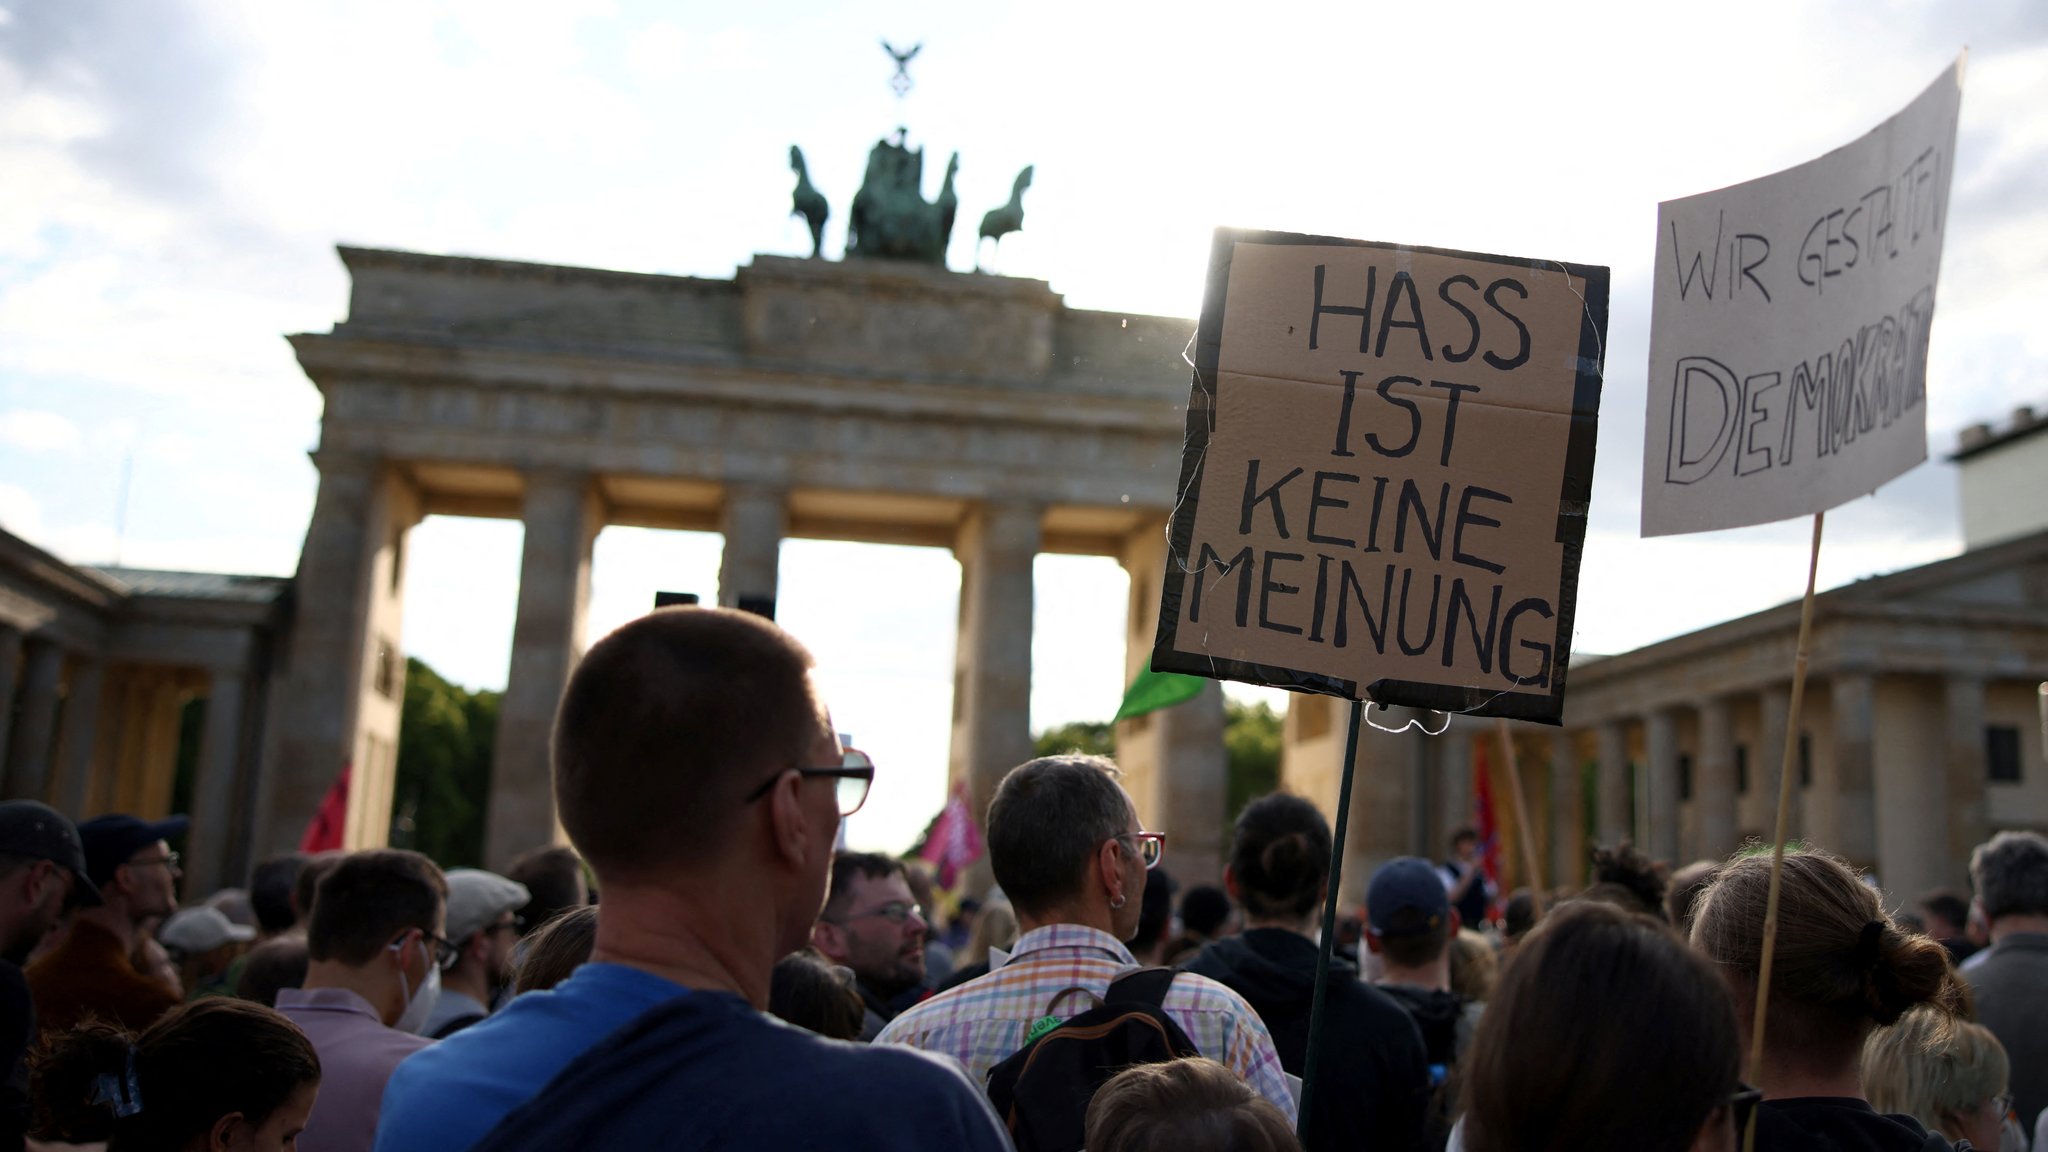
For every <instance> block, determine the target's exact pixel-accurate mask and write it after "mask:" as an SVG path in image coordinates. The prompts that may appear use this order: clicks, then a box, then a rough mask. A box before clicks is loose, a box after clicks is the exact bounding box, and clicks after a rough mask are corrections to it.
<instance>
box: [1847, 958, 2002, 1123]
mask: <svg viewBox="0 0 2048 1152" xmlns="http://www.w3.org/2000/svg"><path fill="white" fill-rule="evenodd" d="M1937 939H1938V938H1937ZM1942 947H1944V948H1947V947H1948V944H1947V943H1946V942H1943V943H1942ZM1950 955H1954V950H1953V949H1951V950H1950ZM2011 1069H2012V1064H2011V1062H2010V1061H2009V1060H2007V1059H2006V1054H2005V1046H2004V1045H2002V1044H2000V1043H1999V1042H1998V1037H1996V1036H1994V1035H1992V1034H1991V1029H1989V1028H1986V1027H1984V1026H1983V1025H1982V1024H1977V1023H1974V1022H1972V1021H1969V1020H1952V1019H1949V1018H1948V1017H1946V1016H1943V1015H1942V1014H1941V1013H1940V1012H1938V1011H1936V1010H1935V1009H1933V1008H1928V1007H1924V1006H1923V1007H1920V1008H1915V1009H1913V1010H1912V1011H1910V1012H1908V1013H1906V1014H1905V1015H1904V1016H1901V1017H1899V1022H1898V1023H1897V1024H1894V1025H1892V1026H1891V1027H1889V1028H1881V1029H1878V1030H1877V1031H1875V1032H1872V1033H1871V1034H1870V1039H1868V1040H1866V1041H1864V1042H1863V1092H1864V1095H1866V1096H1868V1097H1869V1098H1870V1106H1871V1107H1872V1108H1875V1109H1877V1110H1878V1111H1880V1112H1903V1113H1905V1114H1906V1115H1908V1116H1911V1117H1913V1118H1914V1119H1915V1120H1918V1121H1920V1123H1921V1124H1923V1125H1925V1126H1926V1128H1927V1130H1928V1131H1930V1132H1936V1133H1939V1134H1941V1136H1942V1137H1944V1138H1945V1139H1947V1140H1949V1141H1951V1142H1955V1141H1962V1140H1968V1141H1969V1142H1970V1146H1971V1147H1973V1148H1979V1149H1983V1152H1992V1150H1993V1149H1995V1148H2000V1147H2007V1146H2009V1147H2015V1148H2016V1147H2018V1146H2019V1145H2018V1143H2016V1142H2015V1143H2013V1144H2011V1145H2005V1144H2003V1143H2002V1142H2001V1138H2002V1137H2003V1136H2004V1132H2005V1126H2006V1121H2007V1117H2008V1116H2009V1115H2010V1114H2011V1113H2012V1079H2011Z"/></svg>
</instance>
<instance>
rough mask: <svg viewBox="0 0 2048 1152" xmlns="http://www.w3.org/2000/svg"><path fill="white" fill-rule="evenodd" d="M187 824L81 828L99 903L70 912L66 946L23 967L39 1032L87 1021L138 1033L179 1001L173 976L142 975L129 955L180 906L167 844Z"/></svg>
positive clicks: (105, 821) (94, 822)
mask: <svg viewBox="0 0 2048 1152" xmlns="http://www.w3.org/2000/svg"><path fill="white" fill-rule="evenodd" d="M190 823H191V822H190V821H189V820H187V819H186V818H185V817H183V816H173V817H171V818H169V819H167V820H158V821H154V822H151V821H147V820H139V819H137V818H135V817H133V816H126V815H120V814H114V815H107V816H99V817H95V818H94V819H91V820H87V821H86V822H85V823H83V824H80V825H79V826H78V839H79V842H80V844H81V845H82V846H83V847H84V850H85V872H86V879H87V880H89V881H90V882H91V884H92V886H93V887H94V888H96V889H98V890H99V894H100V903H99V904H98V905H97V906H95V907H87V908H80V909H79V910H78V911H76V912H74V913H73V914H72V916H71V924H70V929H69V931H68V933H67V934H66V935H65V937H64V939H63V942H62V943H59V944H58V945H57V946H56V947H54V948H51V949H50V950H49V951H47V952H45V953H43V954H42V955H41V956H38V957H37V958H36V959H35V961H34V962H33V963H31V964H30V965H29V966H28V970H27V975H28V986H29V990H30V991H31V992H32V993H34V995H35V1005H36V1023H37V1024H38V1025H39V1026H40V1028H41V1030H42V1033H43V1034H44V1035H48V1034H50V1033H52V1032H60V1031H63V1030H64V1029H67V1028H70V1027H71V1026H73V1025H75V1024H77V1023H79V1022H80V1021H82V1020H84V1019H85V1018H86V1017H87V1016H93V1017H97V1018H99V1019H100V1020H103V1021H106V1022H107V1023H110V1024H118V1025H119V1026H121V1027H123V1028H126V1029H128V1030H129V1031H131V1032H141V1031H142V1030H144V1029H146V1028H148V1027H149V1026H150V1025H151V1024H154V1023H156V1021H157V1018H158V1017H160V1016H162V1015H163V1014H164V1013H166V1012H169V1011H170V1010H171V1009H173V1008H175V1007H177V1006H178V1005H179V1004H180V1003H182V1002H183V1001H184V999H185V990H184V989H183V988H181V987H178V986H177V985H176V976H175V975H171V976H168V977H163V976H149V975H145V974H144V973H142V972H141V971H138V970H137V968H136V965H135V959H134V958H135V956H136V955H137V954H138V953H144V952H147V951H149V950H151V948H153V947H154V945H155V941H154V940H153V939H152V938H151V937H150V935H149V932H148V930H147V926H148V925H150V924H153V923H160V922H161V921H162V920H163V919H164V918H165V917H167V916H169V915H170V914H171V913H172V912H175V911H177V909H178V877H179V876H180V875H181V873H180V872H179V871H178V854H177V853H176V852H173V851H171V848H170V845H169V844H167V843H165V841H168V840H174V839H177V838H178V837H180V836H183V835H184V834H185V832H186V829H187V828H188V827H189V826H190Z"/></svg>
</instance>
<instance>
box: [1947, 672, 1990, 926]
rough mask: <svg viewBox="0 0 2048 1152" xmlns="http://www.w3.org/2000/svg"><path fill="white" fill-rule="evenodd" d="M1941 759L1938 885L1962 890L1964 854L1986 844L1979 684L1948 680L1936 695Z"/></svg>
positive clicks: (1964, 678) (1967, 869)
mask: <svg viewBox="0 0 2048 1152" xmlns="http://www.w3.org/2000/svg"><path fill="white" fill-rule="evenodd" d="M1942 698H1943V701H1942V715H1943V718H1944V723H1943V729H1944V740H1943V742H1944V744H1945V745H1946V753H1945V755H1944V756H1943V761H1944V763H1943V767H1944V768H1946V770H1947V771H1946V772H1945V773H1944V775H1945V776H1946V777H1947V787H1946V789H1945V793H1946V799H1947V801H1948V852H1947V854H1946V856H1945V857H1944V859H1943V862H1942V871H1943V873H1944V876H1945V879H1944V881H1943V882H1944V883H1947V884H1952V885H1955V886H1958V887H1965V888H1967V887H1968V885H1969V880H1970V853H1971V852H1972V851H1973V850H1975V849H1976V847H1977V845H1979V844H1982V843H1983V842H1984V841H1985V840H1987V839H1989V838H1990V835H1991V828H1990V825H1989V823H1988V821H1987V814H1986V811H1985V806H1984V785H1985V783H1986V781H1987V778H1988V776H1989V772H1990V765H1988V764H1987V763H1986V762H1985V755H1986V750H1985V746H1984V681H1982V680H1980V679H1978V678H1976V677H1974V676H1962V675H1952V676H1950V677H1948V679H1947V680H1946V681H1945V682H1944V685H1943V692H1942Z"/></svg>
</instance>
